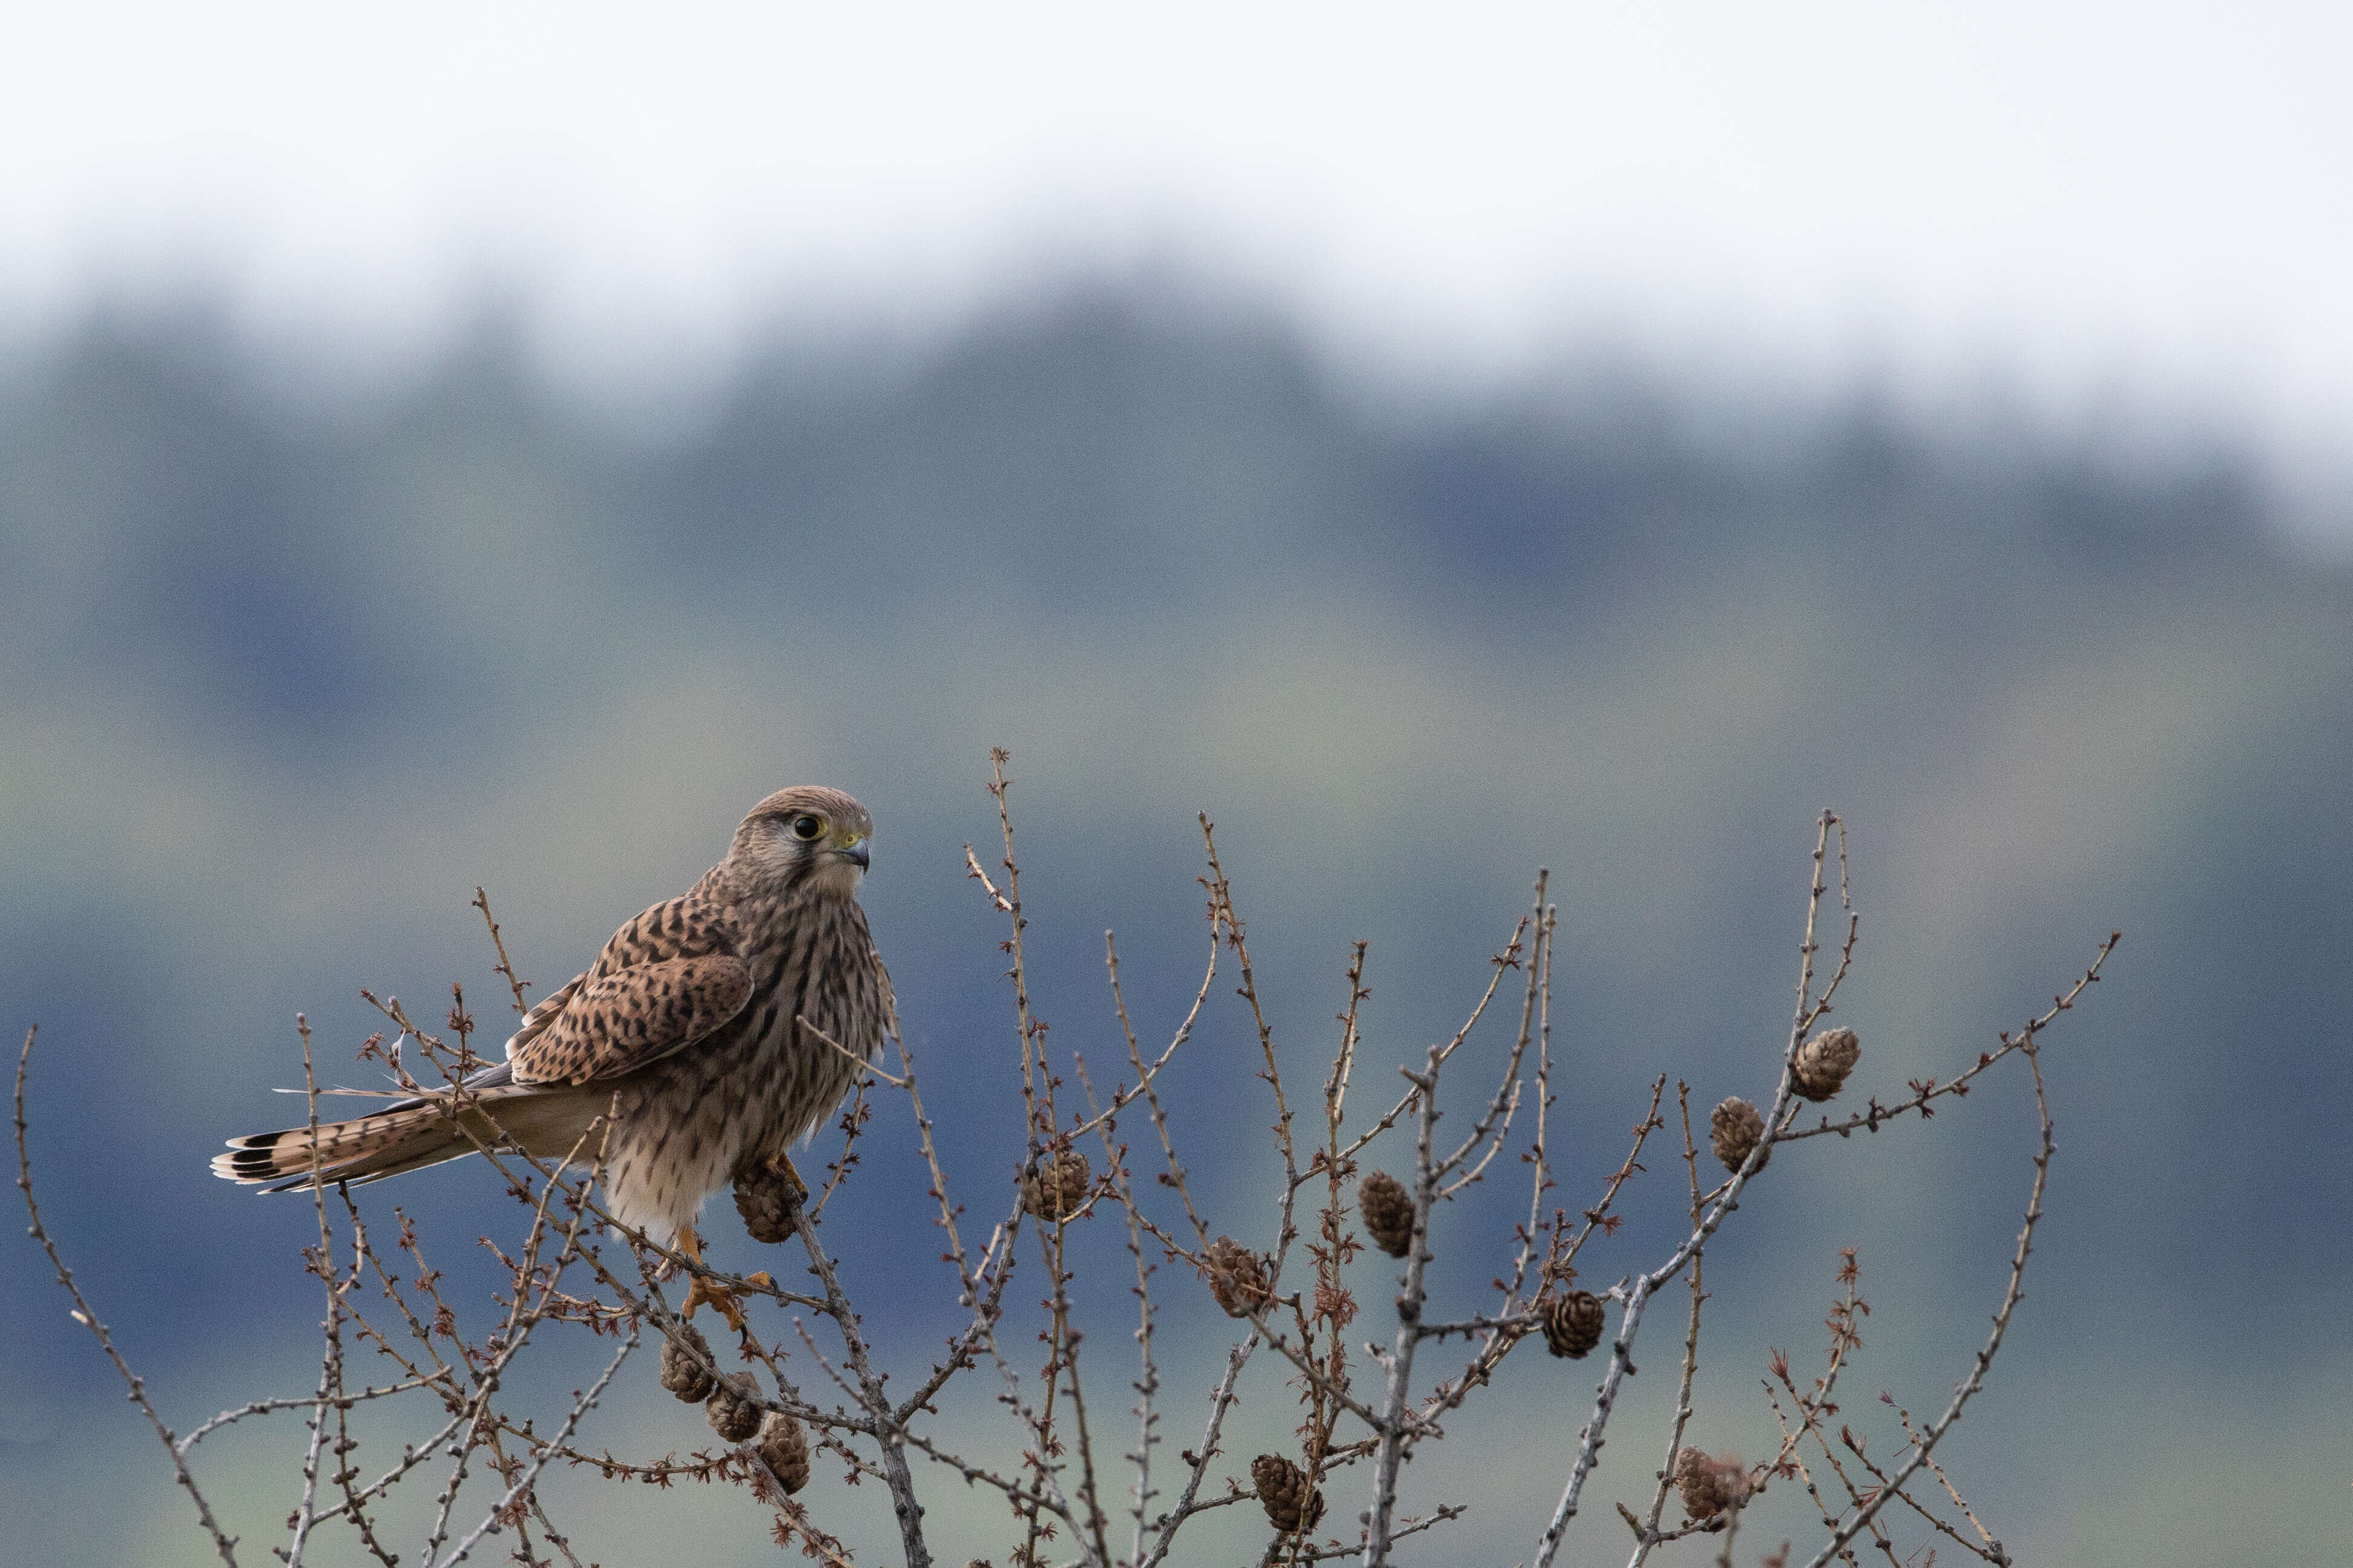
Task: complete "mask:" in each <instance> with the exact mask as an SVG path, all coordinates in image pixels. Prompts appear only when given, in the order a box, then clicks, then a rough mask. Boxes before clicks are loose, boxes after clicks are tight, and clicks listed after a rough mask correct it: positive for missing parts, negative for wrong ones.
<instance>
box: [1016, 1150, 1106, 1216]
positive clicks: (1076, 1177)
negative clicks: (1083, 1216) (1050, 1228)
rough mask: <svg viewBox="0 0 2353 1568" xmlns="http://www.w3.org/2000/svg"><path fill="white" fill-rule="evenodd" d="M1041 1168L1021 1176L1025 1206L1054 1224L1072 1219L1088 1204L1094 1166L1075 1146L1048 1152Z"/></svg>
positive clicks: (1022, 1198)
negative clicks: (1088, 1191)
mask: <svg viewBox="0 0 2353 1568" xmlns="http://www.w3.org/2000/svg"><path fill="white" fill-rule="evenodd" d="M1038 1166H1039V1168H1038V1170H1037V1171H1034V1172H1029V1173H1024V1174H1023V1176H1022V1178H1021V1206H1022V1208H1023V1209H1024V1210H1026V1211H1028V1212H1029V1213H1030V1214H1033V1215H1037V1216H1038V1217H1039V1219H1042V1220H1045V1221H1047V1222H1048V1223H1049V1224H1051V1223H1052V1222H1053V1221H1055V1220H1063V1219H1069V1218H1070V1217H1071V1215H1075V1214H1077V1213H1078V1212H1079V1210H1080V1209H1082V1208H1083V1207H1085V1206H1086V1201H1087V1189H1088V1188H1090V1187H1092V1186H1093V1185H1094V1180H1095V1173H1094V1168H1093V1167H1092V1166H1091V1165H1089V1164H1088V1163H1087V1157H1086V1156H1085V1155H1084V1154H1082V1153H1080V1152H1078V1151H1077V1150H1075V1149H1065V1150H1063V1151H1062V1152H1060V1153H1059V1154H1048V1155H1046V1156H1045V1157H1044V1158H1042V1159H1041V1160H1039V1162H1038Z"/></svg>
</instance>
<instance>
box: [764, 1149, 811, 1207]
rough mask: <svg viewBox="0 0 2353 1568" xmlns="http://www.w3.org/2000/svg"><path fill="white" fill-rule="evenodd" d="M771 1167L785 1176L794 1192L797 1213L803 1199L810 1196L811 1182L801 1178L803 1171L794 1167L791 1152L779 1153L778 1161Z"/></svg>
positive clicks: (792, 1199) (794, 1205)
mask: <svg viewBox="0 0 2353 1568" xmlns="http://www.w3.org/2000/svg"><path fill="white" fill-rule="evenodd" d="M770 1168H771V1169H772V1170H774V1171H775V1172H776V1174H778V1175H780V1176H782V1177H784V1179H785V1185H786V1187H787V1188H788V1189H790V1191H791V1193H792V1198H791V1203H792V1207H793V1211H794V1213H795V1214H796V1215H797V1214H798V1213H799V1212H800V1206H801V1203H802V1201H803V1200H804V1199H806V1198H807V1196H808V1190H809V1184H807V1182H805V1181H803V1180H801V1173H799V1172H798V1171H796V1170H794V1169H793V1157H792V1156H791V1155H790V1154H779V1155H777V1156H776V1163H775V1165H773V1166H771V1167H770Z"/></svg>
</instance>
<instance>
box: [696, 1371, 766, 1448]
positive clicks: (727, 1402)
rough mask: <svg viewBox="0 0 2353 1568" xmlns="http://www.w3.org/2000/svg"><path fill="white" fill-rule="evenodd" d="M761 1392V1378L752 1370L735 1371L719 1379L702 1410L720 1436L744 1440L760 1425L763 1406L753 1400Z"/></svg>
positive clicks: (734, 1441)
mask: <svg viewBox="0 0 2353 1568" xmlns="http://www.w3.org/2000/svg"><path fill="white" fill-rule="evenodd" d="M759 1396H760V1384H759V1382H758V1380H756V1379H755V1378H754V1377H753V1375H752V1374H751V1373H748V1372H731V1373H728V1374H727V1375H726V1376H725V1377H723V1378H721V1379H720V1380H719V1386H718V1388H717V1389H715V1390H713V1391H712V1395H711V1403H710V1405H708V1406H706V1407H705V1408H704V1410H703V1412H702V1413H703V1415H706V1416H708V1417H710V1420H711V1429H712V1431H713V1432H716V1433H718V1434H719V1435H720V1436H722V1437H723V1438H725V1439H726V1440H727V1441H728V1442H730V1443H741V1442H744V1441H746V1440H748V1439H749V1438H750V1437H751V1436H752V1434H753V1433H754V1432H757V1431H758V1430H759V1429H760V1407H759V1406H758V1405H755V1404H754V1403H753V1401H754V1400H756V1399H757V1398H759Z"/></svg>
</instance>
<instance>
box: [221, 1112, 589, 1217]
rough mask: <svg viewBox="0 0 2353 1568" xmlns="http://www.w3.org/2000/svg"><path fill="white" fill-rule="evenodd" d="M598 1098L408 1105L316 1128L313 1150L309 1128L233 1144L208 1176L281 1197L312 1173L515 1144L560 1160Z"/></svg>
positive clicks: (346, 1176)
mask: <svg viewBox="0 0 2353 1568" xmlns="http://www.w3.org/2000/svg"><path fill="white" fill-rule="evenodd" d="M603 1099H604V1097H602V1096H597V1097H590V1096H586V1095H579V1094H569V1093H565V1092H562V1091H558V1092H555V1093H548V1092H545V1091H543V1090H537V1089H526V1088H522V1087H520V1086H517V1087H514V1088H510V1089H492V1090H491V1091H490V1092H488V1093H482V1094H472V1095H469V1096H468V1097H467V1108H466V1110H463V1111H462V1112H457V1111H453V1110H451V1108H450V1104H449V1102H448V1100H439V1099H437V1100H428V1101H426V1102H424V1103H422V1104H420V1103H417V1102H416V1101H410V1102H408V1103H406V1104H403V1105H398V1106H395V1107H393V1108H391V1109H389V1110H379V1111H376V1112H375V1113H374V1114H372V1115H368V1116H357V1117H353V1119H352V1120H350V1121H325V1122H321V1123H320V1124H319V1129H318V1136H317V1142H316V1150H315V1152H314V1151H313V1145H312V1137H311V1129H310V1128H309V1127H289V1128H287V1129H285V1130H284V1131H278V1132H256V1133H253V1134H251V1135H249V1136H248V1137H244V1138H232V1139H230V1140H229V1142H228V1148H229V1152H227V1153H226V1154H216V1155H214V1156H213V1161H212V1165H213V1174H214V1175H216V1176H221V1177H224V1178H226V1179H227V1180H229V1181H232V1182H237V1183H240V1184H245V1185H248V1186H252V1185H259V1184H262V1183H266V1182H275V1183H277V1185H276V1186H273V1187H270V1188H269V1191H271V1192H284V1191H286V1190H287V1189H288V1188H290V1187H307V1186H309V1185H310V1184H311V1173H312V1172H313V1170H314V1169H315V1170H316V1172H317V1175H318V1179H319V1180H320V1181H322V1182H375V1181H381V1180H383V1179H384V1178H385V1177H386V1176H397V1175H400V1174H401V1173H404V1172H407V1171H415V1170H420V1169H422V1168H423V1167H425V1166H427V1165H438V1164H439V1163H442V1162H443V1161H444V1160H456V1159H459V1158H461V1157H463V1156H465V1155H468V1154H471V1153H473V1152H475V1151H476V1150H477V1149H480V1148H482V1147H484V1146H489V1147H492V1148H496V1147H498V1146H500V1145H501V1144H504V1145H509V1146H512V1145H514V1144H516V1143H521V1144H522V1146H523V1147H524V1148H526V1149H528V1150H530V1151H531V1152H533V1153H554V1154H557V1155H562V1154H565V1153H566V1152H570V1150H571V1147H572V1140H574V1139H576V1138H577V1137H578V1136H579V1132H580V1130H581V1129H583V1128H585V1127H586V1126H587V1124H588V1122H589V1121H590V1120H591V1119H592V1118H594V1117H595V1115H596V1112H597V1111H598V1110H602V1109H603Z"/></svg>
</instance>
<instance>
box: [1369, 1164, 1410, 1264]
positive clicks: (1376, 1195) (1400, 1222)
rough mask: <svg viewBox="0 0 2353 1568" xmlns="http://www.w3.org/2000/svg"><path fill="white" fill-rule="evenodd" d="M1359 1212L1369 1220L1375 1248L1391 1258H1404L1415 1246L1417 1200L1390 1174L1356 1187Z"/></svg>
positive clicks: (1380, 1174)
mask: <svg viewBox="0 0 2353 1568" xmlns="http://www.w3.org/2000/svg"><path fill="white" fill-rule="evenodd" d="M1356 1212H1357V1213H1359V1214H1361V1215H1364V1216H1365V1229H1366V1232H1368V1233H1369V1234H1370V1235H1371V1237H1372V1238H1373V1245H1374V1246H1375V1247H1379V1248H1380V1249H1381V1250H1382V1251H1383V1252H1386V1253H1388V1255H1389V1256H1390V1257H1391V1258H1403V1257H1404V1256H1405V1255H1406V1252H1407V1251H1408V1249H1409V1248H1410V1247H1412V1246H1413V1196H1412V1194H1409V1193H1408V1192H1407V1191H1406V1190H1405V1184H1404V1183H1403V1182H1400V1181H1398V1179H1397V1178H1396V1177H1395V1176H1392V1175H1390V1174H1389V1173H1388V1172H1387V1171H1375V1172H1374V1173H1372V1174H1371V1175H1369V1176H1366V1178H1365V1179H1364V1180H1363V1181H1361V1182H1358V1183H1357V1184H1356Z"/></svg>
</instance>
